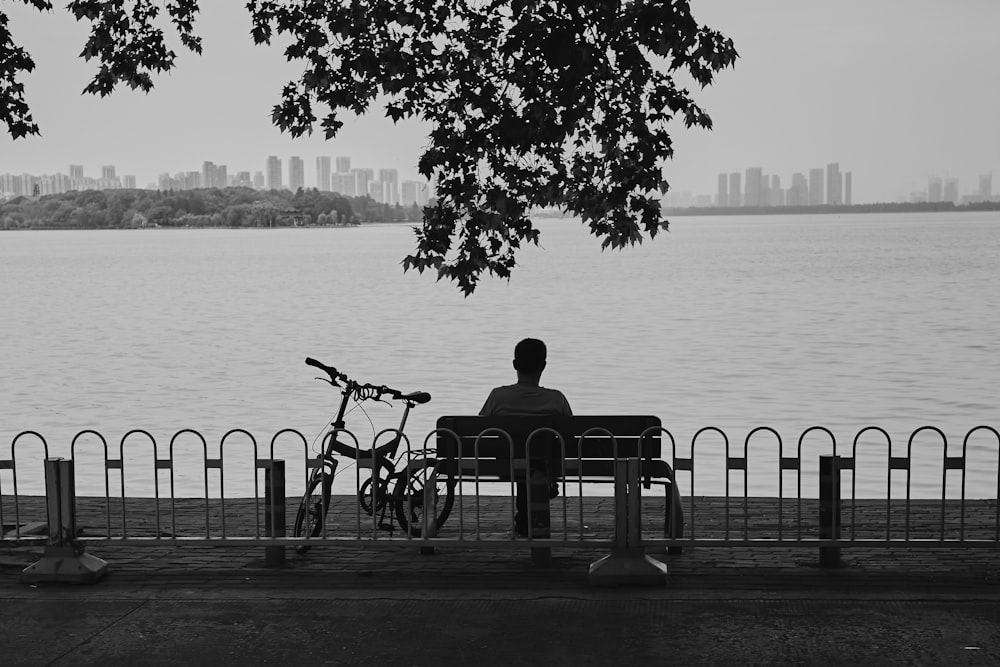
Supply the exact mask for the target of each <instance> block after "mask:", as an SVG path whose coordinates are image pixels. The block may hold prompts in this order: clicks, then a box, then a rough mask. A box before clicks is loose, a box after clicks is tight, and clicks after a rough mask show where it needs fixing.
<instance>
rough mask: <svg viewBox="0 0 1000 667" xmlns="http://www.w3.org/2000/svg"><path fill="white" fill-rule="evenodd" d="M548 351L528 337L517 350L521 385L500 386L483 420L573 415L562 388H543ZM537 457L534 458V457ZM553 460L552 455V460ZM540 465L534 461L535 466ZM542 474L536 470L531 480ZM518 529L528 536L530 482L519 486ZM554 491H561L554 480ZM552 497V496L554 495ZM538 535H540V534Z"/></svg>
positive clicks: (482, 413) (545, 528)
mask: <svg viewBox="0 0 1000 667" xmlns="http://www.w3.org/2000/svg"><path fill="white" fill-rule="evenodd" d="M546 355H547V350H546V348H545V343H543V342H542V341H540V340H538V339H537V338H525V339H524V340H522V341H521V342H520V343H518V344H517V346H516V347H515V348H514V370H515V371H517V383H516V384H509V385H505V386H502V387H496V388H494V389H493V390H492V391H491V392H490V395H489V397H488V398H487V399H486V403H485V404H483V408H482V410H480V411H479V414H480V416H482V417H502V416H511V415H540V416H562V415H565V416H570V415H572V414H573V411H572V410H571V409H570V407H569V401H567V400H566V397H565V396H564V395H563V393H562V392H561V391H559V390H558V389H547V388H546V387H542V386H540V385H539V381H540V380H541V377H542V371H543V370H545V361H546ZM533 458H534V457H533ZM549 458H551V453H550V457H549ZM534 465H536V464H535V463H534V461H533V462H532V467H534ZM536 472H541V471H537V470H535V469H532V470H530V471H529V472H528V475H529V477H530V476H531V475H532V474H534V473H536ZM516 489H517V490H516V498H515V508H516V510H517V511H516V513H515V515H514V530H515V532H516V533H517V534H518V535H521V536H527V535H528V491H527V483H526V481H518V482H517V483H516ZM552 489H553V491H556V490H557V489H558V486H557V484H556V483H555V481H554V480H553V481H552ZM550 497H552V496H550ZM534 528H535V531H532V532H533V533H536V532H537V533H546V534H547V533H548V526H544V525H536V526H534ZM536 536H537V535H536Z"/></svg>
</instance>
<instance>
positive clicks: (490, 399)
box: [479, 389, 497, 417]
mask: <svg viewBox="0 0 1000 667" xmlns="http://www.w3.org/2000/svg"><path fill="white" fill-rule="evenodd" d="M494 394H496V389H492V390H491V391H490V395H489V396H487V397H486V402H485V403H483V407H482V408H481V409H480V410H479V416H480V417H489V416H490V415H492V414H493V413H494V412H495V411H496V408H497V405H496V399H495V398H494Z"/></svg>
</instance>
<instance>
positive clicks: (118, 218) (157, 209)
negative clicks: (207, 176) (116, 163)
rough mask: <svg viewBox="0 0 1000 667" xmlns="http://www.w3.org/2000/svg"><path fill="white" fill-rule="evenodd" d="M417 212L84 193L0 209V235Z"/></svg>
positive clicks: (329, 203)
mask: <svg viewBox="0 0 1000 667" xmlns="http://www.w3.org/2000/svg"><path fill="white" fill-rule="evenodd" d="M422 214H423V212H422V211H421V210H420V209H419V208H418V207H417V206H415V205H414V206H411V207H406V208H404V207H402V206H400V205H398V204H396V205H391V204H383V203H379V202H376V201H375V200H373V199H372V198H371V197H345V196H343V195H340V194H337V193H333V192H320V191H319V190H317V189H315V188H312V189H308V190H306V189H302V188H299V189H298V190H297V191H296V192H294V193H293V192H291V191H288V190H267V191H265V190H253V189H251V188H205V189H199V190H176V191H174V190H169V191H164V190H83V191H72V192H66V193H62V194H57V195H46V196H43V197H15V198H14V199H12V200H9V201H7V202H0V229H134V228H143V227H305V226H330V227H333V226H349V225H358V224H361V223H373V222H419V221H420V220H421V219H422Z"/></svg>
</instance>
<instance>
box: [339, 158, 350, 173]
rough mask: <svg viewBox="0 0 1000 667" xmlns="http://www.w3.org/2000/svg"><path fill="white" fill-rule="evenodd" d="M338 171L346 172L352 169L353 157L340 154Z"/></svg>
mask: <svg viewBox="0 0 1000 667" xmlns="http://www.w3.org/2000/svg"><path fill="white" fill-rule="evenodd" d="M336 164H337V173H338V174H346V173H348V172H350V171H351V158H349V157H346V156H343V155H339V156H337V163H336Z"/></svg>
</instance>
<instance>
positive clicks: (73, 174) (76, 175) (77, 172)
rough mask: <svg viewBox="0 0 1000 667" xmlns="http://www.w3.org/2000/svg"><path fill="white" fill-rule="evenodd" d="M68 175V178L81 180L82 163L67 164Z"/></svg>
mask: <svg viewBox="0 0 1000 667" xmlns="http://www.w3.org/2000/svg"><path fill="white" fill-rule="evenodd" d="M69 177H70V180H75V181H82V180H83V165H82V164H71V165H70V166H69Z"/></svg>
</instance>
